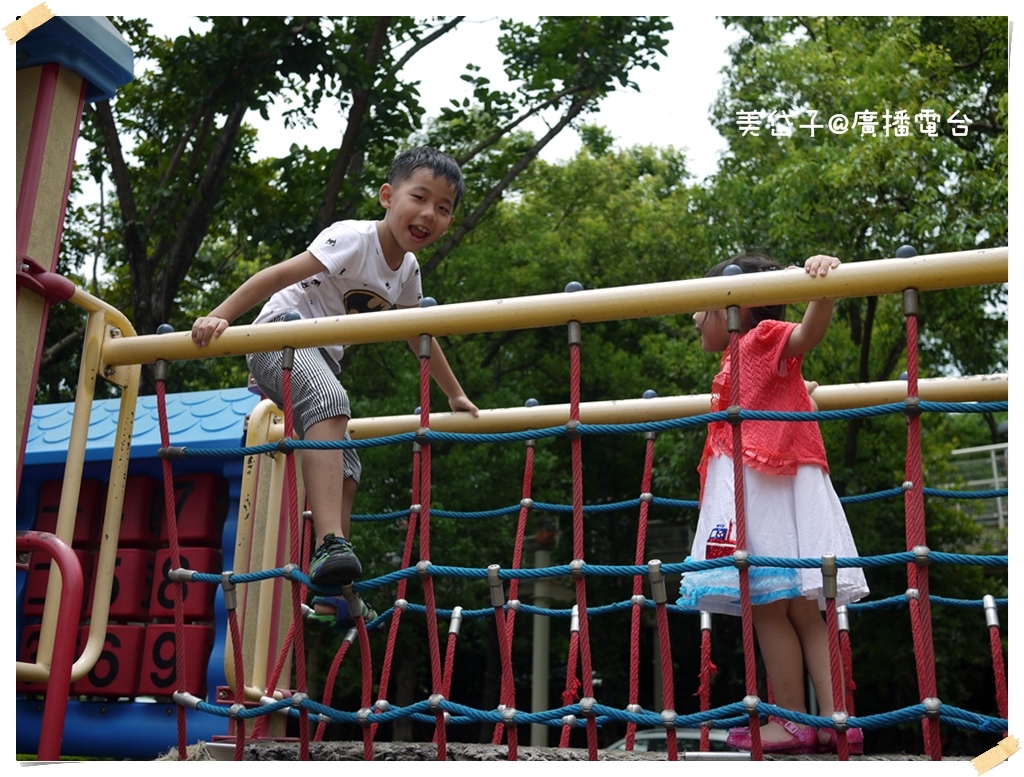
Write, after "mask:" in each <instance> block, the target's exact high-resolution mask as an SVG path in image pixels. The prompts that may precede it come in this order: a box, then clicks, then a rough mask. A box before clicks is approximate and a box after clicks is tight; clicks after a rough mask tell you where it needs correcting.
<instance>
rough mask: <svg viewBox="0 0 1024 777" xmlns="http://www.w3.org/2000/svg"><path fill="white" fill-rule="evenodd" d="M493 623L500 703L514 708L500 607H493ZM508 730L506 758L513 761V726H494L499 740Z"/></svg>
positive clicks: (515, 743) (508, 641) (507, 639)
mask: <svg viewBox="0 0 1024 777" xmlns="http://www.w3.org/2000/svg"><path fill="white" fill-rule="evenodd" d="M494 623H495V626H496V627H497V629H498V650H499V652H500V653H501V703H502V704H503V705H504V707H505V709H506V710H514V709H515V707H516V688H515V684H514V683H513V680H512V645H511V639H510V636H509V629H508V624H507V623H506V622H505V612H504V608H502V607H497V606H496V607H495V608H494ZM502 729H506V730H507V731H508V760H509V761H515V760H517V759H518V757H519V753H518V740H517V736H516V727H515V726H505V725H504V724H502V725H501V726H500V727H495V737H496V738H497V741H496V742H494V743H493V744H499V743H500V742H501V731H502Z"/></svg>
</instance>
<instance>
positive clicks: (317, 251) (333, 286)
mask: <svg viewBox="0 0 1024 777" xmlns="http://www.w3.org/2000/svg"><path fill="white" fill-rule="evenodd" d="M308 250H309V252H310V253H311V254H313V256H315V257H316V258H317V259H318V260H319V261H320V263H321V264H323V266H324V268H325V269H324V271H323V272H319V273H317V274H316V275H313V276H311V277H309V278H306V279H304V280H302V281H299V282H298V283H294V284H292V285H291V286H288V287H286V288H284V289H281V291H279V292H277V293H276V294H274V295H273V296H272V297H271V298H270V299H269V300H267V303H266V304H265V305H264V306H263V310H261V311H260V314H259V315H258V316H257V317H256V320H255V321H254V322H253V323H254V324H260V323H263V322H264V321H269V320H272V319H274V318H277V317H278V316H281V315H284V314H285V313H287V312H288V311H290V310H294V311H296V312H297V313H298V314H299V315H300V316H302V318H327V317H333V316H343V315H348V314H351V313H372V312H376V311H379V310H391V309H392V308H394V307H395V306H396V305H402V306H412V305H418V304H419V302H420V299H421V298H422V297H423V288H422V285H421V283H420V265H419V262H417V261H416V256H415V254H411V253H406V255H405V256H404V257H403V259H402V264H401V266H400V267H399V268H398V269H397V270H392V269H391V268H390V267H388V264H387V261H386V260H385V259H384V251H383V249H382V248H381V245H380V240H379V238H378V237H377V222H376V221H336V222H335V223H334V224H331V226H329V227H327V229H325V230H324V231H323V232H321V233H320V234H319V235H317V237H316V239H315V240H314V241H313V242H312V243H310V245H309V249H308ZM322 350H323V351H325V352H326V355H327V356H329V357H330V358H331V359H333V360H334V362H335V364H333V365H331V367H332V369H334V371H335V372H337V371H338V369H340V364H341V357H342V356H343V355H344V353H345V347H344V345H328V346H324V347H323V349H322Z"/></svg>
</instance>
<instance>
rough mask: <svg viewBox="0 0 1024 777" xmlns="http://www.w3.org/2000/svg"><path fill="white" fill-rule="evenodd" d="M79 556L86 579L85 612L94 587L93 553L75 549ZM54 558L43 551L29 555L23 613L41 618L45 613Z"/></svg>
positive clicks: (83, 601) (83, 608)
mask: <svg viewBox="0 0 1024 777" xmlns="http://www.w3.org/2000/svg"><path fill="white" fill-rule="evenodd" d="M74 554H75V556H77V557H78V563H79V564H80V565H81V567H82V578H83V580H84V581H85V590H84V591H83V592H82V612H83V613H84V612H85V604H86V602H88V601H89V591H90V589H91V588H92V569H93V557H94V556H93V554H92V553H87V552H86V551H84V550H76V551H74ZM51 562H52V559H51V558H50V557H49V556H48V555H47V554H45V553H43V552H41V551H36V552H34V553H30V554H29V557H28V577H26V578H25V604H24V606H23V607H22V608H21V611H22V613H24V614H25V615H27V616H28V617H30V618H39V617H42V614H43V605H44V604H45V603H46V586H47V583H48V582H49V580H50V564H51Z"/></svg>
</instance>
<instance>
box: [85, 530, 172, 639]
mask: <svg viewBox="0 0 1024 777" xmlns="http://www.w3.org/2000/svg"><path fill="white" fill-rule="evenodd" d="M155 557H156V554H155V553H153V551H151V550H140V549H138V548H122V549H121V550H119V551H117V557H116V559H115V561H114V565H115V566H114V579H113V581H111V585H110V614H109V615H108V620H109V621H112V622H124V621H143V622H144V621H147V620H149V604H150V599H151V597H152V594H153V570H154V568H155ZM98 572H99V555H98V554H97V556H96V559H95V566H94V567H93V580H95V579H96V575H97V573H98ZM95 592H96V589H95V586H93V588H92V593H93V596H90V597H89V607H88V609H87V610H86V617H91V616H92V607H93V598H94V596H95Z"/></svg>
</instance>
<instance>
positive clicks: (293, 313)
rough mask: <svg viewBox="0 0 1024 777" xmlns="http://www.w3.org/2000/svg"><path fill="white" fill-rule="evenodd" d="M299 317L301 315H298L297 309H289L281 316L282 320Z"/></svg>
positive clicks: (294, 319) (291, 319)
mask: <svg viewBox="0 0 1024 777" xmlns="http://www.w3.org/2000/svg"><path fill="white" fill-rule="evenodd" d="M301 318H302V316H301V315H299V311H297V310H289V311H288V312H287V313H285V314H284V315H283V316H281V320H282V321H298V320H299V319H301Z"/></svg>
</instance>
